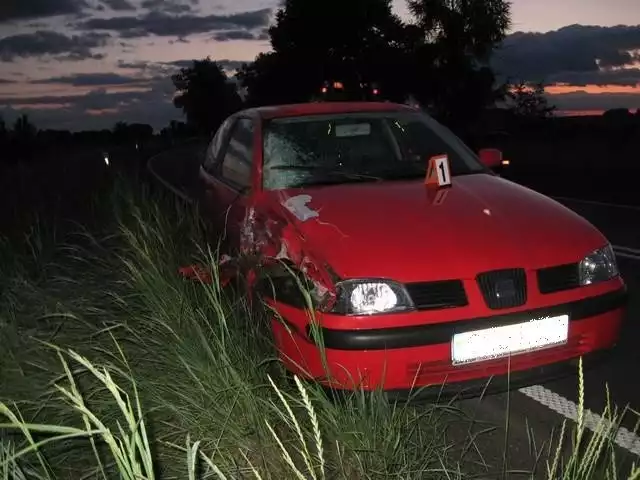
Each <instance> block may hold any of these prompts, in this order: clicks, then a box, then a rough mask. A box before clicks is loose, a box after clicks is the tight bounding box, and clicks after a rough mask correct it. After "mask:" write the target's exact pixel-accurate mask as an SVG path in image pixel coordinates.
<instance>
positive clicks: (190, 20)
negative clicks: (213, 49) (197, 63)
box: [77, 8, 271, 38]
mask: <svg viewBox="0 0 640 480" xmlns="http://www.w3.org/2000/svg"><path fill="white" fill-rule="evenodd" d="M270 14H271V9H268V8H266V9H261V10H254V11H251V12H243V13H235V14H230V15H203V16H198V15H192V14H186V15H169V14H167V13H164V12H162V11H152V12H149V13H147V14H146V15H143V16H137V17H136V16H122V17H113V18H92V19H89V20H86V21H84V22H81V23H79V24H78V25H77V26H78V27H79V28H81V29H83V30H89V31H95V30H102V31H112V32H117V33H119V34H120V36H122V37H124V38H135V37H146V36H149V35H157V36H161V37H164V36H177V37H187V36H189V35H192V34H197V33H210V32H213V31H219V30H245V31H251V30H255V29H259V28H264V27H265V26H266V25H267V24H268V23H269V16H270Z"/></svg>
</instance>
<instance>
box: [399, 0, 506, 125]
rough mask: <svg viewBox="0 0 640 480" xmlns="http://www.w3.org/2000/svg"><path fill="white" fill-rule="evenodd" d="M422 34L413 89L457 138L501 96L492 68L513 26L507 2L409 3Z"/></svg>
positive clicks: (429, 0)
mask: <svg viewBox="0 0 640 480" xmlns="http://www.w3.org/2000/svg"><path fill="white" fill-rule="evenodd" d="M408 6H409V11H410V12H411V14H412V15H413V17H414V20H415V25H416V27H417V29H418V30H419V37H420V41H419V43H418V44H417V45H415V46H414V53H413V54H414V60H413V62H412V63H411V66H412V70H411V71H410V72H409V74H408V75H407V76H408V78H412V79H413V80H414V84H413V85H412V91H413V94H414V95H415V97H416V99H417V100H418V101H419V102H420V103H421V104H423V105H425V106H427V107H429V109H430V111H431V113H433V114H434V115H435V116H436V117H438V118H439V119H440V120H441V121H443V122H445V123H446V124H448V125H449V126H450V127H451V128H453V129H454V130H457V131H458V133H459V134H461V135H463V136H464V132H465V131H466V130H467V129H468V128H469V127H470V125H471V124H472V123H473V122H475V121H476V120H478V119H479V116H480V114H481V112H482V111H483V109H484V108H485V107H487V106H488V105H492V104H494V102H495V101H496V100H498V99H501V97H502V96H503V93H504V91H503V89H501V88H497V89H496V88H495V77H494V74H493V71H492V70H491V68H490V67H489V60H490V58H491V54H492V53H493V50H494V49H495V47H496V46H497V45H499V44H500V43H501V42H502V41H503V40H504V38H505V36H506V32H507V29H508V28H509V25H510V5H509V3H508V1H506V0H410V1H409V2H408Z"/></svg>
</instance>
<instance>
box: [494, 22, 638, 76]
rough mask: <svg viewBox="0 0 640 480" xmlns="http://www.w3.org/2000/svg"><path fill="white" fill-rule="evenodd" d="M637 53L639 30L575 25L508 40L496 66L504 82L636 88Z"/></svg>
mask: <svg viewBox="0 0 640 480" xmlns="http://www.w3.org/2000/svg"><path fill="white" fill-rule="evenodd" d="M638 51H640V25H638V26H623V25H619V26H615V27H600V26H585V25H570V26H567V27H564V28H561V29H559V30H554V31H550V32H546V33H534V32H527V33H524V32H516V33H514V34H512V35H509V36H508V37H507V38H506V39H505V41H504V42H503V45H502V47H501V49H499V50H498V51H497V52H496V55H495V58H494V60H493V66H494V68H495V69H496V72H497V73H498V74H500V75H501V76H504V77H513V78H516V79H520V80H528V81H544V82H546V83H549V84H553V83H573V84H576V85H587V84H595V85H631V84H633V85H635V84H637V83H638V82H637V81H636V79H638V77H639V72H638V70H637V68H635V67H636V66H637V64H638V63H637V62H638V60H639V59H640V57H639V56H638V53H637V52H638Z"/></svg>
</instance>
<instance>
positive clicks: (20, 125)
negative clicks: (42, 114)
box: [13, 115, 38, 143]
mask: <svg viewBox="0 0 640 480" xmlns="http://www.w3.org/2000/svg"><path fill="white" fill-rule="evenodd" d="M36 133H38V129H37V128H36V126H35V125H34V124H32V123H31V121H30V120H29V116H28V115H20V116H19V117H18V118H16V121H15V122H14V124H13V136H14V138H15V139H16V140H17V141H18V142H21V143H23V142H30V141H32V140H33V139H34V138H35V136H36Z"/></svg>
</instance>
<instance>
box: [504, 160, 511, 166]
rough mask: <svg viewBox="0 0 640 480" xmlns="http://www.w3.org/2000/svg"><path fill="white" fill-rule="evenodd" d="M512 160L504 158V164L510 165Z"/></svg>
mask: <svg viewBox="0 0 640 480" xmlns="http://www.w3.org/2000/svg"><path fill="white" fill-rule="evenodd" d="M510 164H511V161H509V160H502V165H510Z"/></svg>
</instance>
